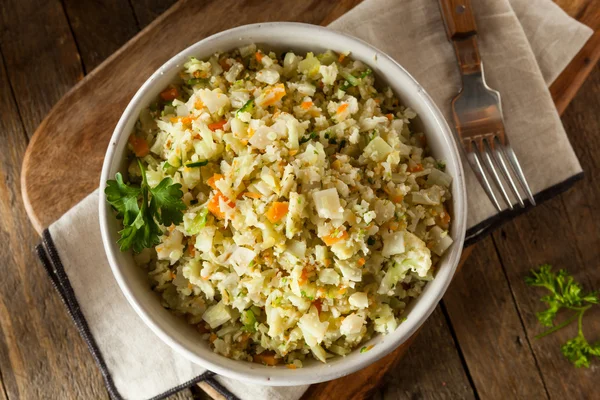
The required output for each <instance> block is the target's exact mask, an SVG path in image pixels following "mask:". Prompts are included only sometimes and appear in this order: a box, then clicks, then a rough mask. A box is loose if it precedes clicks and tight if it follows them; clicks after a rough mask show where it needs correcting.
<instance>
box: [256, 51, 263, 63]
mask: <svg viewBox="0 0 600 400" xmlns="http://www.w3.org/2000/svg"><path fill="white" fill-rule="evenodd" d="M254 56H255V57H256V61H258V62H262V59H263V57H264V56H263V55H262V53H261V52H260V51H257V52H256V53H254Z"/></svg>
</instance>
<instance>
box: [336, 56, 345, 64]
mask: <svg viewBox="0 0 600 400" xmlns="http://www.w3.org/2000/svg"><path fill="white" fill-rule="evenodd" d="M344 58H346V55H345V54H340V56H339V57H338V62H339V63H340V64H341V63H342V62H343V61H344Z"/></svg>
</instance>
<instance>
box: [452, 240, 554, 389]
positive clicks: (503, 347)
mask: <svg viewBox="0 0 600 400" xmlns="http://www.w3.org/2000/svg"><path fill="white" fill-rule="evenodd" d="M444 304H445V306H446V308H447V310H448V315H449V317H450V320H451V321H452V326H453V328H454V331H455V333H456V337H457V339H458V342H459V343H460V349H461V351H462V353H463V356H464V358H465V361H466V363H467V367H468V369H469V371H470V373H471V377H472V379H473V382H474V383H475V387H476V388H477V392H478V394H479V395H480V396H481V398H483V399H498V398H515V399H542V398H545V397H546V393H545V391H544V386H543V384H542V379H541V377H540V373H539V371H538V369H537V367H536V361H535V358H534V357H533V354H532V352H531V348H530V347H529V345H528V343H527V336H526V334H525V331H524V328H523V325H522V324H521V321H520V317H519V312H518V309H517V307H516V305H515V303H514V301H513V299H512V296H511V292H510V287H509V285H508V282H507V281H506V278H505V276H504V271H503V270H502V265H501V263H500V260H499V259H498V258H497V256H496V253H495V250H494V244H493V242H492V239H491V238H490V237H488V238H486V239H484V240H482V241H481V242H480V243H478V244H477V246H476V247H475V249H474V250H473V253H472V254H471V257H469V259H468V260H467V262H466V263H465V265H464V267H463V268H462V269H461V271H460V273H458V274H457V275H456V276H455V277H454V280H453V281H452V284H451V285H450V288H449V289H448V291H447V292H446V294H445V295H444Z"/></svg>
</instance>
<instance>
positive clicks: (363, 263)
mask: <svg viewBox="0 0 600 400" xmlns="http://www.w3.org/2000/svg"><path fill="white" fill-rule="evenodd" d="M366 262H367V261H366V260H365V259H364V257H361V258H359V259H358V265H360V266H361V267H362V266H363V265H365V263H366Z"/></svg>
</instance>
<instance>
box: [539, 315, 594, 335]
mask: <svg viewBox="0 0 600 400" xmlns="http://www.w3.org/2000/svg"><path fill="white" fill-rule="evenodd" d="M582 315H583V311H579V312H577V313H575V314H573V316H571V318H569V319H567V320H566V321H564V322H563V323H562V324H559V325H556V326H553V327H552V328H550V329H548V330H547V331H545V332H542V333H540V334H539V335H536V336H535V338H536V339H541V338H543V337H544V336H548V335H549V334H551V333H553V332H556V331H558V330H560V329H562V328H564V327H565V326H567V325H569V324H570V323H571V322H573V321H575V320H576V319H577V318H579V320H580V321H581V316H582Z"/></svg>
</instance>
